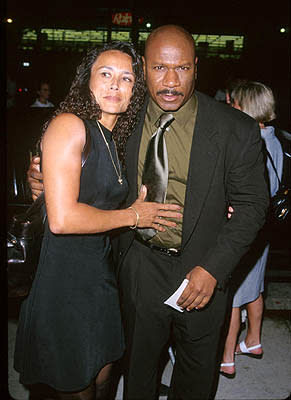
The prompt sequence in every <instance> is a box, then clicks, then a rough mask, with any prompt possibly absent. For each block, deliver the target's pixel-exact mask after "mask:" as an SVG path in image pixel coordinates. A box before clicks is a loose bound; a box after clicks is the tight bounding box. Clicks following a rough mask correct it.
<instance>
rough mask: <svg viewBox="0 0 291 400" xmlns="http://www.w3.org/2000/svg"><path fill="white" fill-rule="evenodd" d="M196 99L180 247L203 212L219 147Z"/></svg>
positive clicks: (202, 100)
mask: <svg viewBox="0 0 291 400" xmlns="http://www.w3.org/2000/svg"><path fill="white" fill-rule="evenodd" d="M197 95H198V112H197V117H196V124H195V129H194V136H193V141H192V148H191V153H190V163H189V171H188V178H187V189H186V198H185V207H184V217H183V236H182V247H185V245H186V244H187V242H188V240H189V238H190V236H191V234H192V232H193V230H194V229H195V227H196V224H197V222H198V220H199V216H200V213H201V211H202V209H203V205H204V201H205V198H206V196H207V193H208V191H209V186H210V184H211V182H212V179H213V176H214V171H215V166H216V162H217V158H218V155H219V152H220V150H219V147H218V144H217V141H216V140H215V137H216V136H217V132H216V130H215V125H214V124H213V123H212V121H211V113H210V110H208V107H207V101H206V100H205V98H201V96H200V95H199V94H198V93H197Z"/></svg>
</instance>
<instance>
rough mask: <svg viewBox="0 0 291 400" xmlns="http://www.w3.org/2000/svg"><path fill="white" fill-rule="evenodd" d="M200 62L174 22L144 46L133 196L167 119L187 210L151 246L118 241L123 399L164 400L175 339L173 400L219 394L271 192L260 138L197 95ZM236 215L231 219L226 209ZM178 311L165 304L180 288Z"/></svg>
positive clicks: (174, 192)
mask: <svg viewBox="0 0 291 400" xmlns="http://www.w3.org/2000/svg"><path fill="white" fill-rule="evenodd" d="M196 74H197V58H196V57H195V46H194V41H193V38H192V36H191V35H190V34H189V33H188V32H186V31H185V30H184V29H183V28H181V27H178V26H174V25H166V26H162V27H160V28H157V29H156V30H154V31H153V32H152V33H151V34H150V36H149V38H148V40H147V43H146V48H145V75H146V81H147V86H148V92H149V96H148V98H147V99H146V101H145V104H144V108H143V110H142V111H141V118H140V121H139V124H138V126H137V128H136V131H135V132H134V134H133V135H132V136H131V137H130V138H129V141H128V146H127V160H126V164H127V176H128V181H129V186H130V195H129V197H128V199H127V205H130V204H132V202H133V200H135V199H136V197H137V194H138V191H139V187H140V185H141V182H142V174H143V166H144V160H145V154H146V151H147V145H148V142H149V140H150V138H151V136H152V135H153V133H154V132H155V131H156V123H157V121H159V120H160V117H161V114H164V113H166V114H169V113H170V114H172V116H173V117H174V121H173V122H172V123H171V125H170V126H169V127H168V131H167V132H166V133H165V135H164V137H165V141H166V144H167V151H168V170H169V171H168V183H167V192H166V199H165V200H166V202H167V203H169V202H171V203H176V204H180V205H181V206H182V208H183V220H182V222H181V221H177V227H176V228H175V229H173V228H172V229H166V231H165V232H162V233H161V232H158V233H157V234H156V235H155V236H154V237H153V238H151V239H149V240H144V239H143V238H142V236H141V235H140V231H139V230H128V231H125V232H123V233H120V235H119V236H117V237H116V238H115V239H114V240H113V244H114V248H115V254H116V255H117V262H118V275H119V285H120V290H121V304H122V310H123V317H124V327H125V334H126V354H125V376H124V378H125V379H124V386H125V393H124V394H125V398H126V399H128V400H139V399H156V398H157V396H158V389H157V388H158V365H159V361H160V356H161V353H162V351H163V349H164V348H165V346H167V345H168V343H169V339H171V341H172V343H173V344H174V348H175V354H176V357H175V365H174V370H173V376H172V381H171V388H170V398H171V399H176V400H178V399H179V400H180V399H183V400H194V399H201V400H202V399H203V400H206V399H208V398H209V397H210V395H211V386H212V384H213V380H214V376H215V371H216V368H217V359H216V356H217V351H218V342H219V338H220V331H221V327H222V325H223V322H224V317H225V311H226V303H227V283H228V280H229V278H230V275H231V272H232V271H233V269H234V268H235V266H236V265H237V263H238V261H239V260H240V258H241V257H242V255H243V254H244V253H245V252H246V251H247V250H248V248H249V246H250V244H251V243H252V241H253V240H254V239H255V237H256V234H257V232H258V231H259V229H260V228H261V226H262V225H263V223H264V220H265V213H266V209H267V207H268V190H267V185H266V182H265V179H264V163H263V156H262V152H261V145H262V143H261V137H260V131H259V127H258V125H257V123H256V122H255V121H254V120H253V119H252V118H250V117H248V116H247V115H246V114H244V113H241V112H239V111H237V110H234V109H232V108H230V107H229V106H227V105H224V104H220V103H218V102H217V101H215V100H213V99H211V98H209V97H208V96H205V95H203V94H202V93H199V92H197V91H195V90H194V88H195V79H196ZM230 204H231V205H232V206H233V208H234V214H233V215H232V218H231V219H230V220H228V219H227V208H228V206H229V205H230ZM184 278H187V279H188V280H189V283H188V284H187V286H186V288H185V289H184V291H183V292H182V294H181V296H180V298H179V300H178V305H179V306H180V307H181V309H183V310H184V311H183V312H179V311H178V310H177V309H174V308H172V307H170V306H168V305H165V304H164V301H165V300H166V299H167V298H168V297H169V296H171V295H172V293H173V292H174V291H175V290H176V289H177V288H178V287H179V285H180V284H181V282H182V281H183V280H184Z"/></svg>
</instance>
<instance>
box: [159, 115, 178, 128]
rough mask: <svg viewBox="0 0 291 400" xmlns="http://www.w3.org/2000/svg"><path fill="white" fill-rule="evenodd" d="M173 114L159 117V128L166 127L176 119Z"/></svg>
mask: <svg viewBox="0 0 291 400" xmlns="http://www.w3.org/2000/svg"><path fill="white" fill-rule="evenodd" d="M174 119H175V118H174V117H173V114H168V113H166V114H162V115H161V116H160V119H159V128H162V129H166V128H167V127H168V126H170V125H171V123H172V122H173V121H174Z"/></svg>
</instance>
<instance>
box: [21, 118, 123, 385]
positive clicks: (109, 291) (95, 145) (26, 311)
mask: <svg viewBox="0 0 291 400" xmlns="http://www.w3.org/2000/svg"><path fill="white" fill-rule="evenodd" d="M85 122H86V124H87V126H88V127H89V130H90V135H91V148H90V153H89V156H88V159H87V162H86V164H85V166H84V167H83V168H82V173H81V184H80V195H79V201H80V202H81V203H86V204H90V205H91V206H94V207H96V208H100V209H103V210H111V209H116V208H118V207H119V206H120V205H121V203H122V202H123V200H124V199H125V198H126V196H127V192H128V185H127V181H126V179H125V177H124V176H123V184H122V185H120V184H119V183H118V178H117V175H116V172H115V170H114V167H113V165H112V161H111V159H110V155H109V152H108V150H107V147H106V145H105V143H104V140H103V138H102V135H101V133H100V131H99V129H98V127H97V124H96V122H95V121H85ZM103 132H104V134H105V136H106V138H107V141H108V142H109V145H110V149H111V153H112V155H113V157H114V160H115V163H117V160H116V155H115V154H116V153H115V148H114V142H113V140H112V139H111V132H110V131H108V130H107V129H106V128H105V127H103ZM123 351H124V337H123V330H122V324H121V315H120V306H119V293H118V289H117V284H116V278H115V271H114V266H113V262H112V256H111V245H110V237H109V234H108V233H100V234H89V235H55V234H53V233H52V232H51V231H50V230H49V227H48V224H46V227H45V236H44V240H43V243H42V250H41V256H40V261H39V265H38V269H37V274H36V277H35V280H34V282H33V286H32V289H31V292H30V294H29V296H28V297H27V298H26V299H25V301H24V302H23V304H22V307H21V313H20V319H19V325H18V331H17V338H16V347H15V369H16V370H17V371H19V373H20V381H21V382H22V383H24V384H34V383H44V384H47V385H50V386H51V387H53V388H54V389H56V390H60V391H81V390H82V389H84V388H85V387H86V386H88V385H89V384H90V382H91V381H92V380H93V379H94V378H95V377H96V375H97V373H98V372H99V370H100V369H101V368H102V367H103V366H104V365H105V364H107V363H109V362H112V361H115V360H117V359H119V358H120V357H121V356H122V354H123Z"/></svg>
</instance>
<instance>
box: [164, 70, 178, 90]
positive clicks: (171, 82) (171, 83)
mask: <svg viewBox="0 0 291 400" xmlns="http://www.w3.org/2000/svg"><path fill="white" fill-rule="evenodd" d="M163 85H164V86H166V87H177V86H179V85H180V79H179V75H178V73H177V71H175V70H174V69H170V70H168V71H167V72H166V74H165V76H164V79H163Z"/></svg>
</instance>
